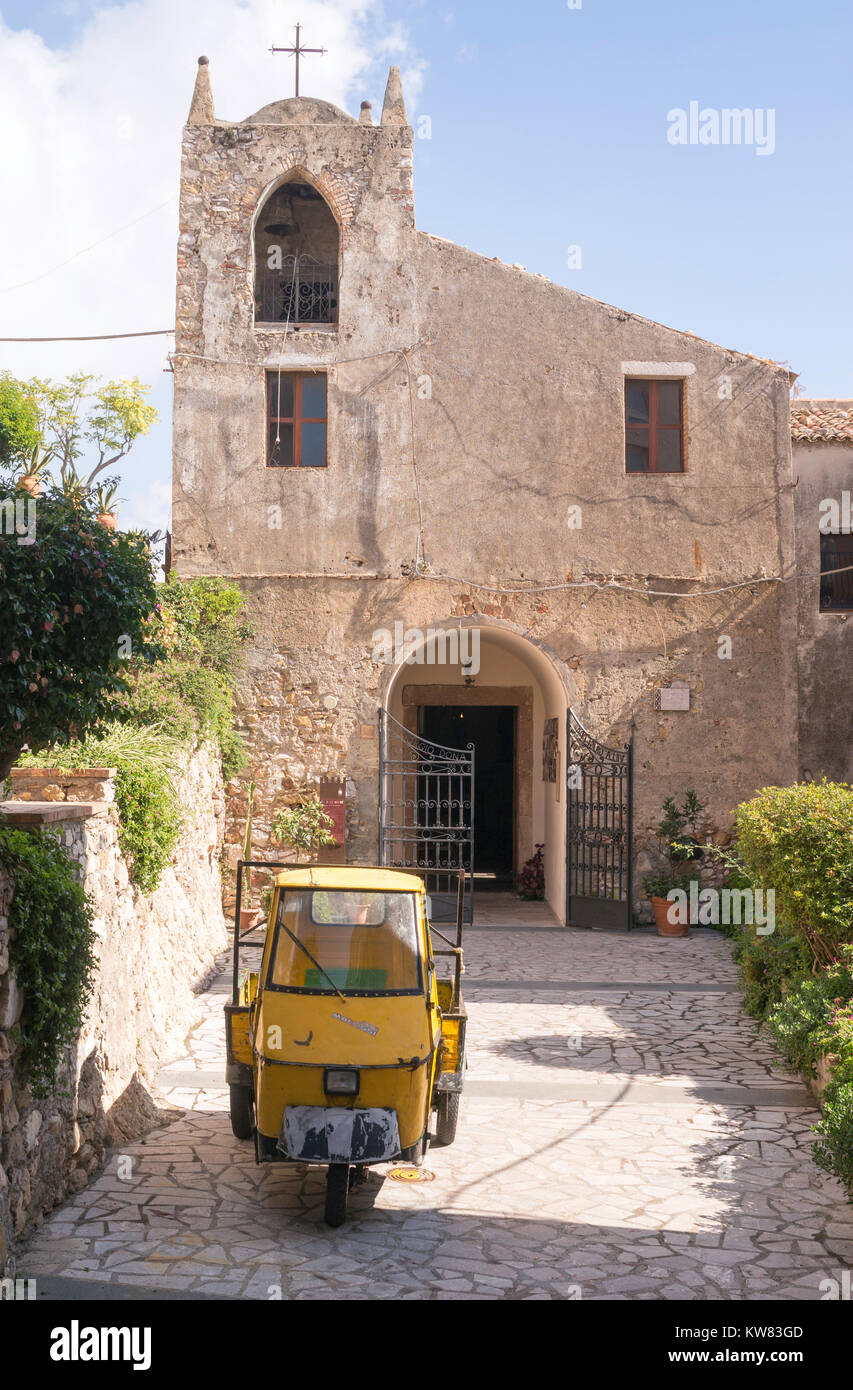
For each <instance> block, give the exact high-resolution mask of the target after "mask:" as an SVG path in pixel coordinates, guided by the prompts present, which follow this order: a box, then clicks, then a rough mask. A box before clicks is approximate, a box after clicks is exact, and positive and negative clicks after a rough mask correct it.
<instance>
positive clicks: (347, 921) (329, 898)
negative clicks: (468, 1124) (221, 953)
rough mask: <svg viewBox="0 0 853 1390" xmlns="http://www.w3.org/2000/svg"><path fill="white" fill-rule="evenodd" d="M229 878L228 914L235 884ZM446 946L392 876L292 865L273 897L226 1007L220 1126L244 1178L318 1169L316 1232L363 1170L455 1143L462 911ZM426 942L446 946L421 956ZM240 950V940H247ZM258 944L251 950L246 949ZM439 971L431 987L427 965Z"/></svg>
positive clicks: (335, 1215) (339, 1208) (407, 875)
mask: <svg viewBox="0 0 853 1390" xmlns="http://www.w3.org/2000/svg"><path fill="white" fill-rule="evenodd" d="M244 867H258V868H260V867H264V868H269V867H270V866H269V865H268V864H265V865H260V864H258V865H255V864H252V865H248V864H243V863H241V864H240V865H239V866H238V887H237V901H238V903H239V901H240V886H241V876H242V871H243V868H244ZM463 893H464V875H462V874H460V876H459V886H458V898H457V919H456V940H455V943H454V942H453V941H452V940H448V938H446V937H442V936H441V935H440V933H439V932H438V931H437V930H435V929H433V930H431V929H430V924H429V920H428V915H427V914H428V898H427V894H426V889H425V885H424V881H423V879H422V878H421V877H420V876H418V875H417V874H416V873H412V872H409V871H407V870H401V869H379V868H354V867H349V866H343V865H341V866H329V867H319V866H316V865H307V866H293V867H290V868H286V869H284V870H283V872H280V873H279V874H278V875H277V877H276V880H275V887H274V890H273V893H272V901H271V904H270V912H269V918H268V921H267V928H266V935H265V938H264V941H263V947H262V952H261V959H260V965H259V968H258V969H252V970H250V971H249V972H248V973H246V974H245V975H243V974H241V970H240V947H241V935H240V930H239V913H237V914H235V916H236V921H235V928H234V979H233V999H232V1002H231V1003H230V1004H226V1006H225V1019H226V1044H227V1080H228V1085H229V1088H230V1092H231V1127H232V1129H233V1131H234V1134H235V1135H236V1137H237V1138H238V1139H251V1138H254V1142H255V1157H256V1160H257V1162H258V1163H281V1162H284V1163H287V1162H291V1163H293V1162H296V1163H319V1164H325V1165H328V1175H327V1179H326V1212H325V1214H326V1221H327V1223H328V1224H329V1225H330V1226H339V1225H341V1223H342V1222H343V1221H344V1220H345V1219H346V1205H347V1194H348V1192H349V1190H350V1188H351V1187H352V1186H353V1185H354V1183H355V1182H357V1181H359V1180H360V1179H361V1178H363V1177H364V1176H366V1169H367V1167H368V1166H369V1165H370V1164H374V1163H387V1162H389V1161H390V1160H394V1159H401V1160H403V1161H404V1162H407V1163H412V1164H418V1163H420V1162H421V1161H422V1160H423V1156H424V1153H425V1152H426V1147H427V1144H428V1142H429V1139H430V1134H429V1122H430V1115H431V1114H433V1113H434V1115H435V1133H434V1138H435V1141H436V1142H437V1143H439V1144H450V1143H452V1142H453V1139H454V1138H455V1135H456V1123H457V1118H458V1113H459V1098H460V1093H461V1091H462V1082H463V1076H464V1068H465V1025H466V1012H465V1008H464V1005H463V1003H462V993H461V977H462V903H463ZM433 934H435V936H436V937H438V938H439V939H440V940H442V941H443V942H445V943H446V945H445V947H444V948H440V947H435V948H433V944H432V936H433ZM244 935H248V934H245V933H244ZM258 944H260V943H258ZM436 956H446V957H449V958H450V960H451V962H452V967H453V968H452V972H451V975H450V978H447V979H445V978H439V977H438V976H437V974H436V968H435V957H436Z"/></svg>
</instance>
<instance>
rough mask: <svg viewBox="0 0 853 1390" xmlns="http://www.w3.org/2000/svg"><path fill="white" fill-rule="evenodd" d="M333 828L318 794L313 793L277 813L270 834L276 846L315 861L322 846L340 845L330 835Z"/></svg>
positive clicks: (330, 818) (333, 823)
mask: <svg viewBox="0 0 853 1390" xmlns="http://www.w3.org/2000/svg"><path fill="white" fill-rule="evenodd" d="M334 828H335V822H334V821H333V820H332V817H331V816H330V815H327V813H326V811H325V810H324V809H323V803H322V801H321V800H320V798H319V796H317V794H316V792H312V793H311V795H310V796H303V797H300V799H299V801H298V802H297V803H296V805H295V806H287V807H285V808H284V809H283V810H281V811H276V813H275V816H274V818H273V823H272V832H271V833H272V838H273V840H275V841H276V843H277V844H279V845H289V846H290V848H291V849H295V850H297V851H301V852H302V854H304V855H307V856H308V857H310V858H312V859H313V858H314V857H315V855H316V853H317V850H318V849H320V848H322V846H324V845H326V846H328V845H336V844H337V843H338V841H337V840H336V839H335V837H334V835H333V834H332V833H331V832H332V830H334Z"/></svg>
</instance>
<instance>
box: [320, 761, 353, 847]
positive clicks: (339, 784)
mask: <svg viewBox="0 0 853 1390" xmlns="http://www.w3.org/2000/svg"><path fill="white" fill-rule="evenodd" d="M346 791H347V784H346V779H345V778H343V777H324V778H321V780H320V800H321V801H322V803H323V810H324V811H325V812H326V815H327V816H328V817H329V818H330V820H331V821H332V830H331V834H332V835H334V837H335V839H336V841H337V844H334V845H324V846H323V847H322V848H321V850H320V854H319V859H320V863H321V864H345V863H346V862H347V847H346V836H347V825H346V823H347V803H346Z"/></svg>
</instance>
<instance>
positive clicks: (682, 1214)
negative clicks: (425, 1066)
mask: <svg viewBox="0 0 853 1390" xmlns="http://www.w3.org/2000/svg"><path fill="white" fill-rule="evenodd" d="M534 908H538V905H530V904H515V903H513V902H512V901H511V900H508V899H507V900H504V901H501V902H498V903H494V902H490V901H488V900H486V903H485V905H484V907H483V909H482V910H481V911H480V913H479V917H478V922H477V924H476V925H475V929H473V930H471V931H470V933H469V936H468V939H467V943H466V962H467V970H466V975H465V994H466V998H467V1001H468V1008H469V1013H470V1022H469V1034H468V1037H469V1056H470V1069H469V1072H468V1079H467V1083H466V1094H465V1097H464V1099H463V1105H462V1116H461V1120H460V1125H459V1133H458V1137H457V1141H456V1143H455V1144H454V1145H453V1146H452V1147H451V1148H446V1149H442V1148H433V1149H430V1151H429V1153H428V1155H427V1160H426V1168H427V1170H428V1171H429V1172H430V1173H431V1174H433V1179H432V1180H431V1181H428V1182H425V1183H418V1184H411V1183H396V1182H393V1181H389V1179H388V1173H389V1171H390V1170H391V1168H392V1167H393V1165H384V1166H383V1167H380V1168H377V1169H373V1170H371V1175H370V1177H369V1180H368V1182H367V1183H366V1184H365V1185H364V1186H363V1187H361V1188H357V1189H356V1190H355V1191H354V1193H353V1194H352V1199H351V1203H350V1218H349V1221H348V1224H347V1225H346V1226H344V1227H342V1228H340V1229H339V1230H335V1231H331V1230H329V1229H328V1228H327V1227H326V1226H325V1225H324V1223H323V1219H322V1215H323V1193H324V1180H325V1172H324V1170H323V1169H312V1168H307V1167H303V1166H302V1165H299V1166H297V1165H294V1166H292V1167H291V1166H287V1167H284V1166H281V1167H279V1166H277V1165H272V1166H264V1167H257V1166H256V1165H255V1163H254V1158H253V1150H252V1146H251V1145H250V1144H245V1143H240V1142H238V1141H237V1140H236V1139H234V1138H233V1137H232V1135H231V1131H230V1126H229V1122H228V1115H227V1090H226V1088H225V1086H224V1084H223V1081H222V1075H223V1025H222V1003H223V1001H224V999H225V998H226V997H227V993H228V989H229V977H228V971H227V968H225V962H224V961H223V967H224V968H223V973H222V975H220V977H219V978H218V980H217V981H216V982H215V983H214V985H213V986H212V988H211V989H210V990H208V991H207V993H206V994H204V995H202V996H200V998H199V1000H198V1023H197V1025H196V1027H195V1028H194V1030H193V1032H192V1034H191V1036H190V1038H189V1040H188V1044H187V1055H186V1056H185V1057H184V1058H182V1059H180V1060H178V1061H177V1062H175V1063H174V1064H172V1065H171V1066H170V1067H168V1068H167V1069H166V1070H165V1071H164V1072H163V1073H162V1074H161V1078H160V1085H161V1091H162V1102H163V1104H164V1106H167V1107H169V1108H170V1109H171V1110H173V1111H178V1112H181V1113H180V1117H179V1118H178V1119H176V1120H174V1121H173V1122H172V1123H171V1124H169V1125H168V1126H167V1127H165V1128H163V1129H161V1130H157V1131H155V1132H153V1133H152V1134H150V1135H149V1136H148V1137H147V1139H146V1140H144V1141H141V1142H140V1143H137V1144H132V1145H128V1146H127V1147H126V1149H124V1150H122V1152H121V1153H114V1154H113V1156H112V1158H111V1160H110V1162H109V1164H108V1166H107V1168H106V1169H105V1171H104V1172H103V1173H102V1174H100V1175H99V1176H97V1177H96V1178H95V1179H94V1180H93V1181H92V1182H91V1183H90V1184H89V1186H88V1187H87V1188H85V1189H84V1190H83V1191H82V1192H80V1193H78V1194H77V1195H76V1196H75V1197H73V1198H72V1199H71V1200H69V1201H68V1202H66V1203H65V1204H64V1205H63V1206H62V1207H61V1208H59V1209H58V1210H57V1211H56V1212H55V1213H53V1215H52V1216H51V1217H50V1218H48V1220H47V1221H46V1222H45V1224H44V1226H43V1227H42V1228H41V1229H40V1230H39V1231H38V1232H37V1233H36V1235H35V1237H34V1238H33V1239H32V1240H31V1242H30V1245H29V1247H28V1249H27V1250H26V1251H24V1253H23V1254H22V1256H21V1259H20V1262H19V1263H20V1268H21V1269H22V1270H23V1271H24V1272H25V1273H26V1274H27V1275H28V1276H32V1275H35V1276H38V1275H40V1274H41V1275H48V1274H52V1275H62V1276H66V1277H72V1278H76V1279H78V1280H81V1281H87V1284H86V1287H87V1294H86V1296H88V1297H91V1292H90V1290H91V1286H92V1281H104V1282H108V1283H111V1284H116V1283H118V1284H125V1285H132V1286H135V1287H137V1288H139V1289H140V1290H145V1289H152V1290H153V1289H160V1290H162V1289H174V1290H176V1291H182V1292H189V1293H192V1294H195V1295H197V1296H198V1297H205V1296H213V1295H216V1296H220V1297H221V1296H231V1297H245V1298H257V1299H269V1298H275V1297H282V1298H298V1299H329V1298H335V1299H339V1298H345V1299H367V1298H379V1299H421V1298H431V1299H457V1298H462V1299H470V1298H479V1299H567V1298H578V1297H582V1298H591V1299H626V1298H629V1299H634V1298H639V1299H680V1298H685V1299H707V1298H710V1299H744V1298H747V1299H794V1298H806V1299H819V1298H820V1297H821V1293H820V1289H819V1285H820V1283H821V1281H822V1280H825V1279H829V1278H836V1279H840V1274H839V1271H840V1270H843V1269H849V1268H850V1267H851V1265H853V1207H851V1206H850V1204H849V1203H848V1202H847V1200H846V1197H845V1193H844V1191H843V1189H842V1187H841V1186H840V1184H839V1183H837V1182H836V1181H835V1180H834V1179H832V1178H830V1177H828V1176H827V1175H826V1174H823V1173H822V1172H821V1171H820V1170H819V1169H818V1168H816V1167H815V1165H814V1163H813V1162H812V1159H811V1157H810V1145H811V1140H812V1136H811V1134H810V1126H811V1125H812V1124H814V1123H815V1121H816V1120H817V1112H816V1110H815V1109H814V1105H813V1101H812V1100H811V1098H810V1096H809V1093H808V1092H807V1091H806V1090H805V1088H804V1087H803V1086H802V1084H801V1083H800V1082H799V1080H798V1079H797V1078H795V1077H792V1076H790V1075H789V1074H787V1073H785V1072H784V1071H783V1070H781V1069H780V1068H779V1067H777V1066H776V1065H774V1057H773V1052H772V1049H771V1048H770V1046H769V1045H768V1043H767V1041H766V1040H765V1039H764V1038H763V1037H756V1029H755V1025H754V1024H753V1023H752V1022H751V1021H750V1020H748V1019H746V1018H745V1017H744V1016H743V1014H742V1012H741V1010H740V1004H739V999H738V995H737V994H736V993H735V992H734V985H735V971H734V968H733V965H732V962H731V956H730V950H729V947H728V945H727V943H726V942H725V941H724V940H723V939H722V938H721V937H720V936H718V935H717V934H715V933H712V932H694V933H693V934H692V935H691V936H690V937H689V938H687V939H686V940H675V941H664V940H661V939H660V938H658V937H657V936H655V935H653V934H652V933H647V932H638V933H634V934H632V935H631V936H630V937H627V936H622V935H616V934H609V933H599V932H576V931H560V930H554V929H553V925H552V923H551V922H550V920H549V919H548V917H547V915H546V914H545V912H544V910H543V909H541V908H538V912H539V915H538V916H537V914H536V911H534V910H533V909H534ZM543 921H544V922H545V923H546V926H545V927H544V928H543V927H542V926H541V923H542V922H543ZM516 924H517V925H516ZM82 1287H83V1285H82V1284H81V1288H82Z"/></svg>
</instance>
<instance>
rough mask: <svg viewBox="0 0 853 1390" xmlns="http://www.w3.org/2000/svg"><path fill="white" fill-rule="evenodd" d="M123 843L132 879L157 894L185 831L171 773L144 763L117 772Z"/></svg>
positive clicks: (121, 767) (129, 765)
mask: <svg viewBox="0 0 853 1390" xmlns="http://www.w3.org/2000/svg"><path fill="white" fill-rule="evenodd" d="M116 804H117V806H118V812H119V819H120V821H121V826H120V829H119V846H120V848H121V852H122V854H123V855H124V856H125V858H127V859H128V860H129V868H130V877H131V881H132V882H133V883H135V884H136V886H137V888H139V889H140V890H141V891H142V892H143V893H153V892H154V889H155V888H156V887H157V885H158V883H159V882H160V879H161V877H162V874H163V870H164V869H165V867H166V865H167V864H168V863H169V861H170V859H171V857H172V851H173V850H174V848H175V845H176V844H177V842H178V837H179V835H180V833H181V814H180V809H179V807H178V803H177V800H176V797H175V791H174V788H173V786H172V782H171V779H170V777H169V774H168V773H166V772H164V771H162V770H161V769H159V768H155V767H150V766H148V767H146V766H144V765H143V764H141V763H125V764H124V765H123V766H120V767H119V769H118V771H117V773H116Z"/></svg>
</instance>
